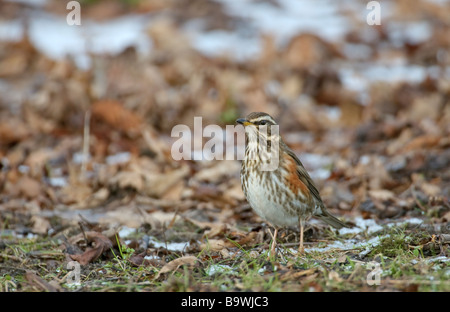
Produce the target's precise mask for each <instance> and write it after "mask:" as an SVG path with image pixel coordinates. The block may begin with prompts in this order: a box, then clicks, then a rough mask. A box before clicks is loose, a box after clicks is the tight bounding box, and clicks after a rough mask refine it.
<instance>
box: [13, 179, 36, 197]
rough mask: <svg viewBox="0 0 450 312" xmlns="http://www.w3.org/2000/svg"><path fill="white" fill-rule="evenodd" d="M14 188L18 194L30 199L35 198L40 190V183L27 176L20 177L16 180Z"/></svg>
mask: <svg viewBox="0 0 450 312" xmlns="http://www.w3.org/2000/svg"><path fill="white" fill-rule="evenodd" d="M16 188H17V189H18V190H19V193H20V194H22V195H24V196H26V197H28V198H30V199H33V198H36V197H37V196H38V195H40V194H41V192H42V188H41V184H40V183H39V182H38V181H36V180H35V179H33V178H30V177H28V176H22V177H20V178H19V180H18V181H17V184H16Z"/></svg>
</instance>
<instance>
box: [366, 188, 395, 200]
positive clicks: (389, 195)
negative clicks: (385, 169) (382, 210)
mask: <svg viewBox="0 0 450 312" xmlns="http://www.w3.org/2000/svg"><path fill="white" fill-rule="evenodd" d="M369 195H370V197H372V198H373V199H376V200H381V201H385V200H390V199H393V198H394V197H395V194H394V193H393V192H391V191H388V190H370V191H369Z"/></svg>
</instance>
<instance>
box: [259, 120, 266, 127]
mask: <svg viewBox="0 0 450 312" xmlns="http://www.w3.org/2000/svg"><path fill="white" fill-rule="evenodd" d="M258 124H259V125H260V126H264V125H267V120H261V121H260V122H259V123H258Z"/></svg>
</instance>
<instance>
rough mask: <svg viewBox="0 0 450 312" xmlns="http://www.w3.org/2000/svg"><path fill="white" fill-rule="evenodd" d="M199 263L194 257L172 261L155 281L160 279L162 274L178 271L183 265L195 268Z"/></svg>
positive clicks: (162, 269)
mask: <svg viewBox="0 0 450 312" xmlns="http://www.w3.org/2000/svg"><path fill="white" fill-rule="evenodd" d="M197 261H198V260H197V257H194V256H184V257H181V258H178V259H175V260H172V261H170V262H169V263H167V264H166V265H164V266H163V267H162V268H161V270H160V271H159V272H158V274H157V275H156V276H155V279H157V278H159V276H160V275H161V274H164V273H169V272H173V271H176V270H177V269H178V268H179V267H180V266H182V265H188V266H193V265H194V264H195V263H196V262H197Z"/></svg>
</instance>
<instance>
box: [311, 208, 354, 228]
mask: <svg viewBox="0 0 450 312" xmlns="http://www.w3.org/2000/svg"><path fill="white" fill-rule="evenodd" d="M316 217H317V218H319V219H320V220H322V221H324V222H326V223H328V224H329V225H331V226H332V227H334V228H336V229H340V228H343V227H347V228H348V227H349V226H348V225H347V224H345V223H344V222H342V221H341V220H339V219H338V218H336V217H334V216H333V215H331V214H330V213H329V212H328V211H327V210H325V209H322V213H321V214H318V215H316Z"/></svg>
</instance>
